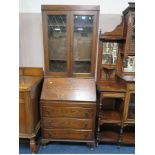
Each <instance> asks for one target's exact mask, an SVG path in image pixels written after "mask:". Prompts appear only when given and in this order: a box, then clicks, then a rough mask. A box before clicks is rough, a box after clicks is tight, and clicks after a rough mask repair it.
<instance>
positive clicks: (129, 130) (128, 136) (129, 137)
mask: <svg viewBox="0 0 155 155" xmlns="http://www.w3.org/2000/svg"><path fill="white" fill-rule="evenodd" d="M121 141H122V143H125V144H135V126H134V125H133V124H128V125H127V126H124V128H123V133H122V135H121Z"/></svg>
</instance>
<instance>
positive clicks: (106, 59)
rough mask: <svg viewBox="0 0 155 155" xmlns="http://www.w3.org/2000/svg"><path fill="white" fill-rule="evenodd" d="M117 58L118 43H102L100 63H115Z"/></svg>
mask: <svg viewBox="0 0 155 155" xmlns="http://www.w3.org/2000/svg"><path fill="white" fill-rule="evenodd" d="M117 60H118V43H116V42H106V43H103V52H102V64H113V65H115V64H117Z"/></svg>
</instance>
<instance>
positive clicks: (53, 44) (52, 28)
mask: <svg viewBox="0 0 155 155" xmlns="http://www.w3.org/2000/svg"><path fill="white" fill-rule="evenodd" d="M66 23H67V16H66V15H48V45H49V46H48V52H49V53H48V54H49V71H50V72H67V24H66Z"/></svg>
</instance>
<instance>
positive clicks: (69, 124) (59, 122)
mask: <svg viewBox="0 0 155 155" xmlns="http://www.w3.org/2000/svg"><path fill="white" fill-rule="evenodd" d="M42 125H43V126H44V127H45V128H49V129H50V128H57V129H58V128H59V129H61V128H62V129H63V128H73V129H92V128H93V120H92V119H75V118H47V117H43V118H42Z"/></svg>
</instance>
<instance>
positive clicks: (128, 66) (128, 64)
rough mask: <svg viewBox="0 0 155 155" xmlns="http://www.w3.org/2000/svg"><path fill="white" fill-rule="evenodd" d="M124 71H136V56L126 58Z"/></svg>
mask: <svg viewBox="0 0 155 155" xmlns="http://www.w3.org/2000/svg"><path fill="white" fill-rule="evenodd" d="M124 72H135V56H128V57H127V58H125V59H124Z"/></svg>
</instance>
